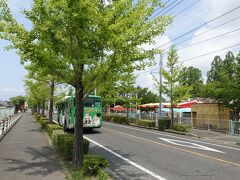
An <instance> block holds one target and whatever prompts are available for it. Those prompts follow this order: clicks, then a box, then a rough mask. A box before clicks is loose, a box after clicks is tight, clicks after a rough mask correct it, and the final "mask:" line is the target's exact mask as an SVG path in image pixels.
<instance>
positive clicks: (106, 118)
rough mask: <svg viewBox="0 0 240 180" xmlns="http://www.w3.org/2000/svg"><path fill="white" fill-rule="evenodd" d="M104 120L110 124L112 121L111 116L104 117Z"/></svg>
mask: <svg viewBox="0 0 240 180" xmlns="http://www.w3.org/2000/svg"><path fill="white" fill-rule="evenodd" d="M103 120H104V121H107V122H110V121H111V116H103Z"/></svg>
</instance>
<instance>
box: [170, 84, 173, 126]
mask: <svg viewBox="0 0 240 180" xmlns="http://www.w3.org/2000/svg"><path fill="white" fill-rule="evenodd" d="M170 94H171V95H170V101H171V102H170V103H171V104H170V106H171V128H172V127H173V88H172V84H171V85H170Z"/></svg>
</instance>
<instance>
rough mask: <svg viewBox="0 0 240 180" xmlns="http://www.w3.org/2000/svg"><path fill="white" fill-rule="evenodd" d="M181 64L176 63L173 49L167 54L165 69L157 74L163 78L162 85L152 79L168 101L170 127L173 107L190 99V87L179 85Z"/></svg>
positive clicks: (176, 59) (172, 119) (176, 56)
mask: <svg viewBox="0 0 240 180" xmlns="http://www.w3.org/2000/svg"><path fill="white" fill-rule="evenodd" d="M182 69H183V67H182V64H181V63H180V62H179V61H178V55H177V50H176V49H175V48H174V47H171V49H170V50H169V52H168V57H167V62H166V67H165V68H161V69H160V71H159V73H161V74H162V76H163V83H162V84H160V82H159V81H158V80H157V79H156V78H155V77H154V81H155V86H156V87H157V88H158V89H160V90H161V91H162V92H163V93H164V94H165V95H166V96H167V97H168V98H169V99H170V110H171V126H173V122H174V112H173V106H174V104H175V105H176V104H177V103H179V102H181V101H182V100H186V99H188V98H190V96H191V94H190V91H191V90H192V87H191V86H187V85H182V84H180V80H181V76H180V75H181V72H182Z"/></svg>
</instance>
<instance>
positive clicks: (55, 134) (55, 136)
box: [51, 129, 64, 149]
mask: <svg viewBox="0 0 240 180" xmlns="http://www.w3.org/2000/svg"><path fill="white" fill-rule="evenodd" d="M61 134H64V131H63V130H60V129H56V130H53V132H52V136H51V140H52V144H53V146H54V147H55V148H56V149H57V145H58V144H57V143H58V136H59V135H61Z"/></svg>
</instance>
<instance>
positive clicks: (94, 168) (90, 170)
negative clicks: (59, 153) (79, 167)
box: [83, 155, 109, 176]
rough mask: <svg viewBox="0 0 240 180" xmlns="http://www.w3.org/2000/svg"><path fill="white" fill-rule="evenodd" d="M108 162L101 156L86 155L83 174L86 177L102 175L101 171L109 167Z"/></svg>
mask: <svg viewBox="0 0 240 180" xmlns="http://www.w3.org/2000/svg"><path fill="white" fill-rule="evenodd" d="M108 166H109V163H108V161H107V160H106V159H105V158H104V157H102V156H99V155H85V156H84V159H83V173H84V174H85V175H93V176H96V175H98V174H99V175H100V174H101V170H102V169H104V168H106V167H108Z"/></svg>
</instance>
